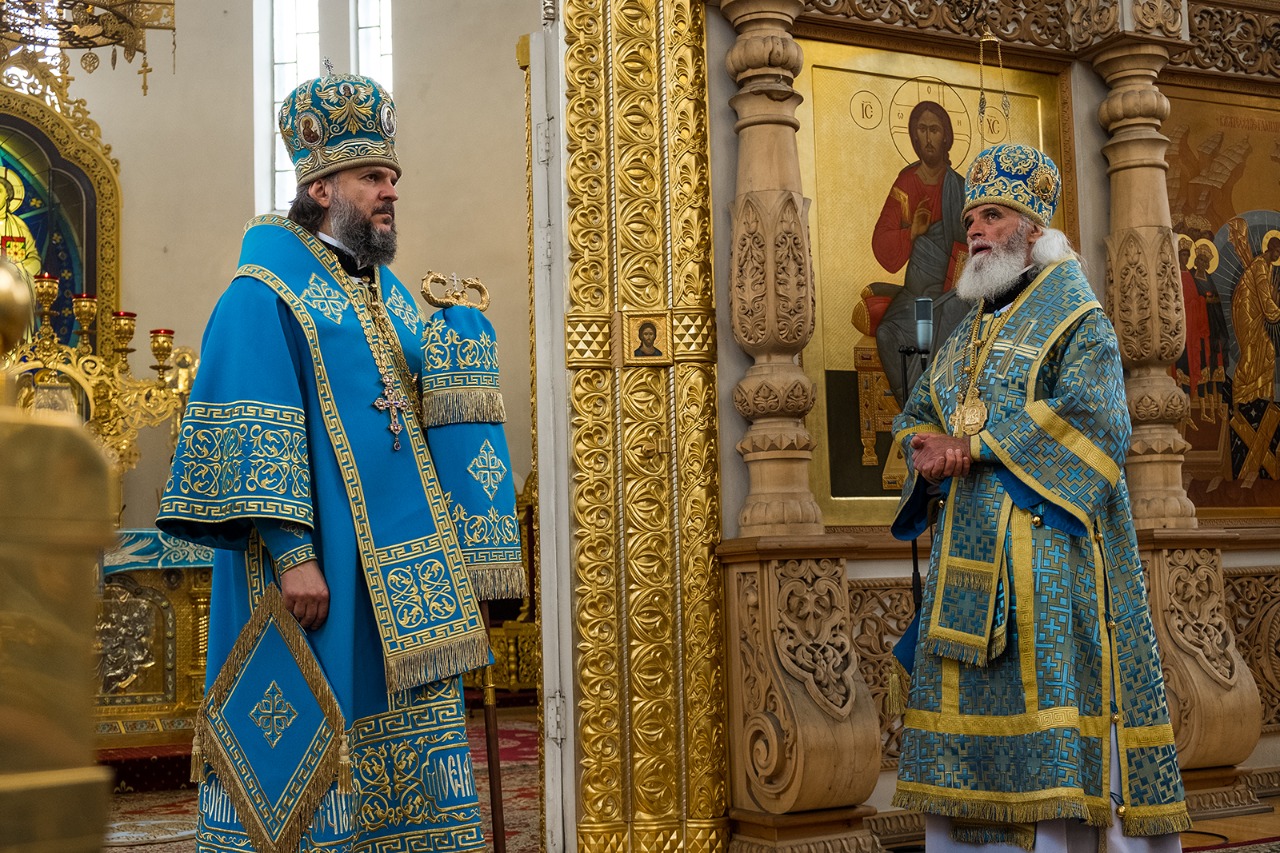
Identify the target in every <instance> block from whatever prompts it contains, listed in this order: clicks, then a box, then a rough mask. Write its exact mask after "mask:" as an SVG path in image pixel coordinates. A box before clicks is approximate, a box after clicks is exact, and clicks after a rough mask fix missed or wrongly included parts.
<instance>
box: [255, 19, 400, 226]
mask: <svg viewBox="0 0 1280 853" xmlns="http://www.w3.org/2000/svg"><path fill="white" fill-rule="evenodd" d="M258 8H259V14H258V16H257V19H256V21H257V23H256V26H258V27H261V28H262V29H264V30H265V31H266V33H269V38H263V39H260V40H259V44H261V45H264V46H266V47H268V49H267V50H266V51H263V53H266V54H268V57H267V66H268V69H269V73H264V74H260V75H259V76H258V80H259V84H260V87H261V88H262V89H264V90H266V91H264V92H263V93H262V96H260V97H259V98H258V99H257V102H258V103H259V104H260V105H261V107H260V108H261V109H262V110H263V111H264V113H265V112H266V110H267V106H266V104H267V97H265V95H266V94H268V93H269V95H270V113H269V114H267V115H266V117H265V119H264V120H263V121H261V122H259V123H258V124H259V126H260V127H261V128H262V130H261V133H262V134H264V136H263V139H262V141H261V142H260V144H259V149H258V150H259V152H264V151H266V150H270V151H271V155H270V157H269V158H266V157H264V158H262V159H263V160H269V168H264V169H262V170H260V172H259V174H261V175H262V176H263V181H264V183H265V187H264V189H265V190H266V191H265V192H259V193H258V200H259V202H258V207H259V209H260V212H265V210H274V211H276V212H284V211H286V210H288V209H289V204H290V203H291V202H292V201H293V197H294V194H295V192H296V191H297V184H296V183H295V181H294V173H293V164H292V163H291V162H290V160H289V152H288V151H286V150H285V147H284V142H283V141H282V140H281V139H280V133H279V128H278V127H277V116H278V115H279V112H280V104H281V103H283V102H284V99H285V98H286V97H288V96H289V93H290V92H292V91H293V89H294V88H295V87H296V86H297V85H298V84H299V83H300V82H302V81H303V80H308V79H310V78H312V77H315V76H318V75H320V74H323V73H324V60H325V59H326V58H328V59H329V60H330V61H331V62H332V63H333V70H334V73H337V74H343V73H347V72H348V71H350V70H354V71H355V72H356V73H358V74H364V75H367V76H369V77H372V78H373V79H375V80H377V81H378V82H379V83H381V84H382V86H383V88H385V89H386V90H387V91H388V92H391V91H393V85H394V80H393V79H392V71H391V0H259V7H258ZM268 81H269V82H268ZM266 134H270V137H269V138H270V143H269V148H268V147H266V146H267V141H266V139H267V137H266Z"/></svg>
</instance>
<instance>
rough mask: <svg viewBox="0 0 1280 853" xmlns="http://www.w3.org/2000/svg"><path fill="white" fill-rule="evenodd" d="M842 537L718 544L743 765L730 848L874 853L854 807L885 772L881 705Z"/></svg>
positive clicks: (732, 710)
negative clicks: (864, 662)
mask: <svg viewBox="0 0 1280 853" xmlns="http://www.w3.org/2000/svg"><path fill="white" fill-rule="evenodd" d="M857 548H858V545H857V544H856V543H855V542H854V541H853V540H851V539H847V538H845V537H838V536H812V537H784V536H770V537H757V538H752V539H737V540H732V541H728V542H725V543H724V544H723V545H721V546H720V549H719V554H720V558H721V561H722V562H723V564H724V568H725V603H726V614H727V618H726V622H727V629H728V630H727V636H728V641H729V642H728V653H729V678H730V683H731V684H733V685H734V686H735V688H736V689H733V690H730V691H729V695H730V704H729V742H730V754H731V755H732V756H734V766H733V773H732V783H731V794H730V801H731V803H732V806H733V809H732V811H731V816H732V818H733V820H734V831H733V840H732V842H731V843H730V848H729V849H730V850H732V851H737V853H754V851H764V850H769V851H790V853H801V851H824V853H840V851H850V852H851V853H852V851H860V853H861V851H867V853H870V851H875V850H878V849H879V844H878V843H877V842H876V841H875V839H874V837H873V836H872V835H871V833H870V831H869V830H867V829H866V828H864V827H863V826H862V825H861V819H862V818H863V817H866V816H868V815H870V814H872V813H873V810H871V809H869V808H851V807H853V806H857V805H858V804H859V803H861V802H862V801H863V800H864V799H866V797H867V796H868V795H869V794H870V793H871V790H872V789H873V788H874V787H875V783H876V778H877V774H878V771H879V768H880V726H879V717H878V715H877V713H876V706H875V704H874V702H873V701H872V698H871V694H870V692H869V691H868V689H867V685H866V683H865V682H864V681H863V679H862V676H861V675H860V674H859V673H858V655H857V653H856V650H855V648H854V638H853V634H852V627H853V626H852V620H851V618H850V613H849V592H848V584H847V581H846V578H845V561H846V559H847V557H848V555H850V554H851V553H853V552H854V551H856V550H857Z"/></svg>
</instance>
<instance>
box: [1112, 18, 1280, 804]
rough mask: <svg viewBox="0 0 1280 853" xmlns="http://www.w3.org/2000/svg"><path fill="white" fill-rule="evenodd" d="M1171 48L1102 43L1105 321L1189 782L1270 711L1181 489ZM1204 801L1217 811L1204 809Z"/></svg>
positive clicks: (1232, 751) (1233, 755)
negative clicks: (1124, 402)
mask: <svg viewBox="0 0 1280 853" xmlns="http://www.w3.org/2000/svg"><path fill="white" fill-rule="evenodd" d="M1170 14H1172V12H1171V13H1170ZM1168 17H1169V16H1168V15H1166V16H1165V18H1168ZM1175 17H1176V16H1175ZM1139 23H1141V22H1139ZM1168 43H1169V42H1168V39H1158V38H1142V37H1140V36H1135V35H1124V36H1121V37H1119V38H1117V39H1114V40H1111V41H1109V42H1107V43H1104V44H1103V45H1102V46H1101V47H1100V49H1099V50H1098V51H1097V52H1096V53H1095V54H1094V55H1093V56H1092V61H1093V66H1094V68H1095V69H1096V70H1097V72H1098V73H1099V74H1100V75H1101V76H1102V78H1103V79H1104V80H1106V82H1107V84H1108V86H1110V87H1111V93H1110V94H1109V95H1108V97H1107V98H1106V100H1105V101H1103V103H1102V105H1101V107H1100V108H1099V110H1098V119H1099V121H1100V122H1101V123H1102V126H1103V127H1104V128H1106V129H1107V131H1108V132H1109V133H1110V134H1111V139H1110V141H1109V142H1108V143H1107V144H1106V145H1105V146H1103V153H1104V154H1105V155H1106V157H1107V160H1108V161H1109V163H1110V170H1109V174H1110V178H1111V227H1110V234H1109V235H1108V237H1107V279H1106V280H1107V287H1106V301H1107V311H1108V313H1109V314H1110V315H1111V319H1112V321H1113V322H1114V323H1115V326H1116V333H1117V335H1118V337H1119V342H1120V352H1121V356H1122V357H1123V359H1124V366H1125V370H1126V373H1127V377H1128V378H1127V381H1126V390H1127V391H1128V396H1129V414H1130V416H1131V418H1132V420H1133V443H1132V447H1131V448H1130V450H1129V459H1128V462H1127V464H1126V468H1125V472H1126V476H1127V478H1128V482H1129V489H1130V493H1131V495H1132V500H1133V514H1134V523H1135V525H1136V526H1137V528H1138V532H1139V545H1140V550H1141V553H1142V559H1143V563H1144V566H1145V568H1146V571H1147V577H1148V583H1149V593H1150V602H1151V615H1152V620H1153V622H1154V624H1155V631H1156V636H1157V639H1158V641H1159V645H1160V654H1161V661H1162V663H1163V666H1164V673H1165V679H1166V686H1167V688H1168V693H1169V706H1170V714H1171V716H1172V718H1173V725H1174V731H1175V736H1176V742H1177V746H1178V758H1179V764H1180V765H1181V766H1182V768H1183V770H1184V774H1185V771H1187V770H1190V769H1192V768H1207V767H1218V768H1222V767H1224V766H1227V765H1233V764H1235V763H1237V762H1239V761H1242V760H1244V759H1245V758H1246V757H1248V755H1249V754H1250V753H1251V752H1252V751H1253V747H1254V745H1255V744H1256V743H1257V740H1258V738H1259V737H1260V735H1261V720H1262V706H1261V701H1260V699H1259V695H1258V688H1257V684H1256V682H1255V681H1254V679H1253V676H1252V674H1251V673H1250V672H1249V669H1248V667H1247V666H1246V664H1245V661H1244V659H1243V657H1242V656H1241V655H1240V653H1239V651H1238V650H1237V649H1236V645H1235V637H1234V632H1233V629H1232V626H1231V622H1230V618H1229V614H1228V613H1227V611H1226V609H1225V597H1224V592H1223V580H1222V555H1221V551H1220V550H1219V549H1218V548H1216V547H1205V546H1206V545H1207V544H1209V545H1211V543H1208V542H1206V539H1207V538H1208V534H1206V533H1195V532H1192V531H1193V530H1194V528H1196V526H1197V523H1196V517H1195V507H1194V505H1193V504H1192V503H1191V501H1190V499H1189V498H1188V497H1187V494H1186V490H1185V489H1184V488H1183V485H1182V463H1183V454H1184V453H1185V451H1186V450H1187V449H1188V446H1189V445H1188V444H1187V442H1186V441H1185V440H1184V439H1183V438H1182V436H1181V435H1180V433H1179V431H1178V424H1179V422H1180V421H1181V420H1182V419H1183V417H1184V416H1185V415H1186V414H1187V410H1188V405H1189V404H1188V401H1187V396H1186V394H1185V393H1184V392H1183V391H1182V389H1181V388H1179V387H1178V386H1177V385H1176V384H1175V383H1174V381H1173V378H1172V377H1171V375H1170V373H1169V366H1170V365H1171V364H1172V363H1173V362H1174V360H1175V359H1176V358H1177V357H1178V355H1179V354H1180V353H1181V351H1182V348H1183V345H1184V337H1185V333H1184V314H1183V305H1182V291H1181V284H1180V281H1179V270H1178V252H1177V246H1176V245H1175V243H1174V235H1173V230H1172V228H1171V227H1170V226H1171V223H1170V216H1169V201H1168V196H1167V190H1166V187H1165V172H1166V170H1167V165H1166V162H1165V159H1164V157H1165V150H1166V149H1167V147H1168V142H1169V141H1168V139H1166V138H1165V137H1164V136H1162V135H1161V134H1160V125H1161V122H1163V121H1164V119H1165V118H1166V117H1167V116H1168V114H1169V102H1168V100H1167V99H1166V98H1165V96H1164V95H1163V94H1161V92H1160V91H1159V89H1157V88H1156V86H1155V80H1156V76H1157V75H1158V74H1159V73H1160V70H1161V69H1162V68H1164V66H1165V64H1166V63H1167V62H1168V61H1169V48H1168V46H1167V45H1168ZM1221 535H1222V534H1215V536H1218V537H1220V536H1221ZM1231 775H1232V774H1231V773H1230V772H1226V773H1224V772H1222V771H1221V770H1219V771H1216V772H1214V773H1209V774H1199V775H1197V774H1186V781H1187V787H1188V791H1189V795H1190V796H1189V805H1190V806H1191V808H1192V812H1193V814H1196V813H1197V811H1199V813H1200V814H1204V813H1206V812H1209V811H1215V810H1217V809H1214V808H1213V807H1212V804H1213V803H1219V804H1221V803H1225V802H1226V801H1227V800H1231V799H1232V795H1231V792H1232V791H1235V792H1239V791H1240V788H1239V786H1236V785H1234V783H1233V781H1232V779H1231ZM1197 791H1198V792H1199V793H1197ZM1224 792H1225V793H1224ZM1197 796H1199V797H1200V798H1201V802H1202V803H1207V804H1209V808H1207V809H1199V810H1198V809H1197V799H1196V798H1197ZM1240 796H1241V797H1244V798H1245V799H1248V798H1251V796H1252V795H1250V794H1247V793H1241V794H1240ZM1236 799H1237V800H1238V799H1240V798H1239V797H1236ZM1256 802H1257V801H1256V799H1254V800H1253V804H1254V805H1256ZM1242 808H1243V809H1245V810H1247V809H1248V808H1251V806H1250V804H1249V803H1245V802H1235V803H1234V804H1233V806H1232V809H1231V810H1232V811H1234V812H1237V813H1238V812H1239V811H1240V810H1241V809H1242ZM1217 811H1220V810H1217Z"/></svg>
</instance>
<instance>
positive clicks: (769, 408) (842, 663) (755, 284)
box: [718, 0, 880, 853]
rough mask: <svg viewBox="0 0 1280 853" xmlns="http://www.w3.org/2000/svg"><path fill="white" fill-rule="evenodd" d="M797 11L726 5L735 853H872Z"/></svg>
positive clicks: (865, 701) (791, 6)
mask: <svg viewBox="0 0 1280 853" xmlns="http://www.w3.org/2000/svg"><path fill="white" fill-rule="evenodd" d="M803 8H804V3H803V2H800V0H722V2H721V4H720V10H721V12H722V13H723V14H724V16H725V17H726V18H727V19H728V20H729V21H730V22H731V23H732V24H733V25H734V27H735V28H736V29H737V31H738V39H737V42H736V43H735V44H734V46H733V48H732V49H731V50H730V51H729V54H728V57H727V60H726V65H727V67H728V70H729V73H730V74H731V75H733V77H734V79H735V80H737V82H738V87H739V92H738V94H737V95H735V96H734V97H733V98H732V99H731V100H730V103H731V104H732V106H733V108H734V110H736V111H737V114H738V119H739V120H738V123H737V125H736V128H735V129H736V131H737V133H738V139H739V147H738V176H737V179H738V184H737V194H736V196H735V198H734V202H733V235H732V254H731V260H730V266H731V285H730V287H731V300H730V310H731V312H732V324H733V334H734V338H735V340H736V341H737V342H738V344H739V345H740V346H741V347H742V348H743V350H745V351H746V352H747V353H748V354H750V355H751V356H752V358H753V359H754V360H755V363H754V364H753V365H752V366H751V367H750V368H748V370H747V371H746V375H745V376H744V377H743V378H742V380H741V381H740V382H739V383H738V385H737V387H736V388H735V390H734V404H735V406H736V407H737V410H738V412H740V413H741V414H742V416H743V417H745V418H746V419H747V420H748V421H750V422H751V425H750V426H749V427H748V428H747V431H746V434H745V435H744V436H743V438H742V440H741V441H740V442H739V443H738V452H739V453H741V454H742V457H743V459H744V460H745V461H746V465H747V469H748V471H749V476H750V489H749V493H748V494H747V496H746V498H745V500H744V505H743V508H742V511H741V514H740V515H739V523H740V531H741V536H742V537H743V538H739V539H736V540H733V541H730V542H725V543H724V544H723V545H722V546H721V547H720V549H719V551H718V553H719V555H720V558H721V561H722V563H723V564H724V570H725V604H726V608H725V609H726V613H727V619H726V622H727V625H726V629H727V636H726V640H727V642H726V645H727V651H728V657H729V661H728V663H729V683H730V690H729V741H730V752H731V755H732V756H733V758H732V761H731V763H730V766H731V772H732V778H731V788H730V802H731V804H732V808H731V810H730V817H731V818H732V819H733V829H732V832H733V835H732V840H731V843H730V850H731V851H733V853H766V851H768V852H769V853H773V851H787V852H788V853H809V851H812V853H817V851H841V853H854V851H868V853H870V851H877V850H879V849H880V847H879V844H878V842H877V841H876V839H875V838H874V836H872V835H871V833H870V832H869V831H868V830H866V829H864V828H862V826H861V820H862V818H863V817H865V816H867V815H870V814H872V813H873V811H874V810H873V809H871V808H869V807H866V806H860V805H859V804H860V803H861V802H862V801H863V800H864V799H865V798H866V797H867V796H868V795H869V794H870V793H871V791H872V790H873V788H874V787H875V783H876V779H877V777H878V775H879V770H880V732H879V720H878V716H877V713H876V708H875V705H874V703H873V702H872V699H871V695H870V692H869V691H868V690H867V686H866V683H865V682H864V681H863V679H862V677H861V675H860V674H859V672H858V655H857V652H856V649H855V645H854V637H853V634H852V630H853V623H852V620H851V618H850V615H849V592H848V584H847V580H846V570H845V565H846V560H847V559H848V557H849V556H850V555H851V554H853V553H854V552H855V551H856V550H857V548H858V545H857V543H856V542H854V541H853V540H851V539H850V538H848V537H837V536H828V535H825V534H824V528H823V525H822V513H821V511H820V510H819V508H818V505H817V502H816V501H815V500H814V497H813V493H812V492H811V491H810V488H809V464H810V460H811V458H812V455H813V452H812V451H813V441H812V439H811V437H810V435H809V432H808V430H807V429H805V425H804V416H805V414H806V413H808V411H809V409H810V408H811V407H812V406H813V402H814V387H813V383H812V382H811V381H810V380H809V378H808V377H806V376H805V374H804V372H803V370H801V368H800V366H799V364H797V361H796V356H797V355H798V354H799V353H800V352H801V351H802V350H803V349H804V347H805V345H807V344H808V343H809V340H810V338H811V337H812V335H813V327H814V294H813V269H812V265H811V263H810V249H809V222H808V208H809V201H808V199H806V198H805V197H804V195H803V192H802V186H801V181H800V160H799V155H798V153H797V148H796V130H797V128H798V127H799V123H798V121H797V120H796V107H797V106H798V105H799V104H800V100H801V99H800V96H799V95H798V94H797V93H796V92H795V90H794V89H793V88H792V85H791V84H792V80H793V79H794V78H795V75H796V74H797V73H799V71H800V69H801V66H802V63H803V61H804V58H803V55H802V53H801V50H800V47H799V45H797V44H796V42H795V41H794V39H792V37H791V27H792V25H793V24H794V23H795V18H796V16H797V15H799V14H800V12H801V11H802V10H803Z"/></svg>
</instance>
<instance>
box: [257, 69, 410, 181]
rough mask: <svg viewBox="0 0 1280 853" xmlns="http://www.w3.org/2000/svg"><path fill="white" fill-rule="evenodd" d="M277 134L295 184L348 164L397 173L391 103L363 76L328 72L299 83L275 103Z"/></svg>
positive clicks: (393, 118) (378, 86) (344, 167)
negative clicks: (293, 174)
mask: <svg viewBox="0 0 1280 853" xmlns="http://www.w3.org/2000/svg"><path fill="white" fill-rule="evenodd" d="M280 135H281V136H282V137H283V138H284V146H285V148H286V149H288V151H289V157H290V158H291V159H292V160H293V168H294V172H295V173H296V174H297V176H298V183H299V184H304V183H307V182H309V181H314V180H315V179H316V178H323V177H324V176H325V175H331V174H333V173H334V172H338V171H341V170H342V169H350V168H352V167H353V166H388V167H390V168H392V169H395V172H396V174H397V175H399V174H400V161H399V159H397V157H396V105H395V103H394V102H392V100H391V95H390V94H388V93H387V90H386V89H384V88H382V86H380V85H379V84H378V82H377V81H376V80H373V79H371V78H369V77H361V76H359V75H356V74H330V75H327V76H325V77H317V78H316V79H314V80H308V81H307V82H305V83H303V84H301V85H300V86H298V88H296V89H294V90H293V91H292V92H290V93H289V97H287V98H285V100H284V103H283V104H281V105H280Z"/></svg>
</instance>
